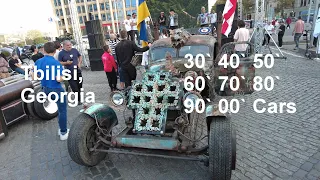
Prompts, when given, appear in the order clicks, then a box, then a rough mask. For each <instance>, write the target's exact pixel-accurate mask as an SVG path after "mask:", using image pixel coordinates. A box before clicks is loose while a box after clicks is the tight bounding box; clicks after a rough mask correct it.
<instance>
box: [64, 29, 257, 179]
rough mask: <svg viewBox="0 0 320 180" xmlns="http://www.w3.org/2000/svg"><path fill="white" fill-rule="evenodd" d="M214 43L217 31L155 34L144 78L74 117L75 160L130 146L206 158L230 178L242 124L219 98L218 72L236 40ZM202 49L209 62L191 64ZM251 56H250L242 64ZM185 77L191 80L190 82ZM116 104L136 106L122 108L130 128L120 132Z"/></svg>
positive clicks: (130, 150) (214, 172)
mask: <svg viewBox="0 0 320 180" xmlns="http://www.w3.org/2000/svg"><path fill="white" fill-rule="evenodd" d="M215 45H216V39H215V38H214V37H213V36H209V35H191V34H189V33H188V32H186V31H184V30H181V29H178V30H176V31H175V34H173V35H172V38H166V39H161V40H157V41H155V42H154V43H153V44H152V46H151V48H150V50H149V57H150V58H149V66H148V67H147V69H146V71H145V72H144V73H143V74H142V78H141V79H140V80H136V81H134V82H133V85H132V87H130V88H128V89H126V90H125V91H119V92H113V93H112V94H111V103H110V104H109V105H108V104H92V105H88V106H86V107H84V108H83V109H82V110H81V113H80V114H79V116H78V117H77V118H76V119H75V120H74V122H73V124H72V126H71V129H70V134H69V138H68V142H67V144H68V152H69V155H70V156H71V158H72V160H73V161H74V162H76V163H78V164H80V165H84V166H95V165H97V164H99V162H100V161H102V160H103V159H104V158H105V157H106V155H107V153H124V154H131V155H145V156H155V157H162V158H172V159H185V160H192V161H201V162H203V163H204V164H205V165H206V166H208V167H209V173H210V176H211V179H218V180H224V179H225V180H229V179H230V178H231V172H232V170H234V169H235V164H236V130H235V128H234V127H233V126H232V123H231V119H230V115H229V114H228V113H221V111H220V110H219V107H218V101H217V97H218V94H223V93H221V91H220V89H216V85H215V82H214V81H215V80H216V78H215V76H216V74H215V73H218V74H219V73H220V69H219V66H218V65H217V63H216V62H217V61H216V60H217V59H219V58H221V57H222V56H223V53H233V52H231V50H230V49H234V45H235V44H234V43H229V44H226V45H224V46H223V47H222V48H221V50H220V51H219V52H218V51H217V49H216V48H215ZM166 55H167V56H166ZM200 56H201V57H203V58H204V59H203V60H204V62H205V65H204V66H202V67H201V68H199V67H198V66H193V67H190V63H191V62H190V61H191V59H192V58H196V57H197V58H199V57H200ZM166 57H167V59H166ZM186 57H187V58H186ZM188 58H189V59H188ZM249 62H252V61H251V60H250V55H249V56H246V58H241V63H240V64H242V65H243V64H247V63H249ZM197 63H198V65H199V64H201V63H200V62H195V63H194V64H197ZM249 64H250V63H249ZM251 65H252V63H251ZM244 66H246V65H244ZM249 66H250V65H249ZM215 67H217V68H218V69H216V68H215ZM225 70H226V71H228V72H229V74H230V73H237V72H239V71H236V70H234V71H233V70H228V68H227V69H225ZM221 72H224V71H221ZM250 75H252V74H250ZM197 77H198V78H197ZM186 79H189V80H191V81H189V83H185V82H186ZM200 79H202V80H203V81H202V80H200ZM190 82H193V85H191V84H190ZM184 84H189V85H187V86H186V87H184ZM191 86H193V87H201V88H196V89H193V88H192V87H191ZM228 94H230V93H227V95H228ZM200 102H204V103H200ZM114 108H117V109H118V110H123V111H126V110H132V111H133V112H132V114H133V116H132V117H128V118H126V117H125V114H126V113H125V112H124V113H123V114H124V118H125V124H126V127H125V128H124V129H123V130H122V131H121V132H115V129H114V127H115V126H117V125H118V117H117V114H116V112H115V110H114ZM193 108H195V109H198V110H199V111H198V110H197V111H196V110H193V111H192V109H193ZM200 109H201V112H200ZM149 150H152V151H149Z"/></svg>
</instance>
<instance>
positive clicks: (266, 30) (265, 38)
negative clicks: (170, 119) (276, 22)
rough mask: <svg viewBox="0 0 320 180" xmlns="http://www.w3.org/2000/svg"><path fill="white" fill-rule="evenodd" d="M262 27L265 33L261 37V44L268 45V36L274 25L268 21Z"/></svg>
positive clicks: (271, 32)
mask: <svg viewBox="0 0 320 180" xmlns="http://www.w3.org/2000/svg"><path fill="white" fill-rule="evenodd" d="M264 28H265V35H264V39H263V43H262V45H263V46H265V45H269V43H270V39H271V37H270V36H271V35H272V34H273V32H274V26H273V25H272V24H271V22H268V24H267V25H266V26H265V27H264ZM269 34H270V35H269ZM266 41H267V42H266Z"/></svg>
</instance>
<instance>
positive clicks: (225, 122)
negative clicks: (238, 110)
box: [209, 117, 236, 180]
mask: <svg viewBox="0 0 320 180" xmlns="http://www.w3.org/2000/svg"><path fill="white" fill-rule="evenodd" d="M212 118H213V119H211V123H210V132H209V172H210V176H211V179H214V180H230V179H231V172H232V169H233V168H234V163H235V161H234V159H233V158H235V157H233V156H234V154H233V152H235V149H234V148H235V144H234V143H236V142H235V140H234V138H233V133H234V131H232V126H231V121H230V119H227V118H225V117H212Z"/></svg>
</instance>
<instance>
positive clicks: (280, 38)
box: [278, 21, 286, 48]
mask: <svg viewBox="0 0 320 180" xmlns="http://www.w3.org/2000/svg"><path fill="white" fill-rule="evenodd" d="M278 31H279V32H278V42H279V48H282V42H283V41H282V40H283V36H284V33H285V32H286V26H285V25H284V22H283V21H280V27H279V29H278Z"/></svg>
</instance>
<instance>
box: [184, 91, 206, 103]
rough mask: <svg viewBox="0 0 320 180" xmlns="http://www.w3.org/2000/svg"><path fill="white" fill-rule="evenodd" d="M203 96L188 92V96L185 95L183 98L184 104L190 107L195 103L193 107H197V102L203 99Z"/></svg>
mask: <svg viewBox="0 0 320 180" xmlns="http://www.w3.org/2000/svg"><path fill="white" fill-rule="evenodd" d="M201 98H202V97H201V95H200V94H197V93H195V92H188V93H187V94H185V95H184V97H183V101H184V102H183V103H188V104H186V105H189V106H191V102H192V103H193V105H194V106H195V105H196V102H197V100H198V99H201Z"/></svg>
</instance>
